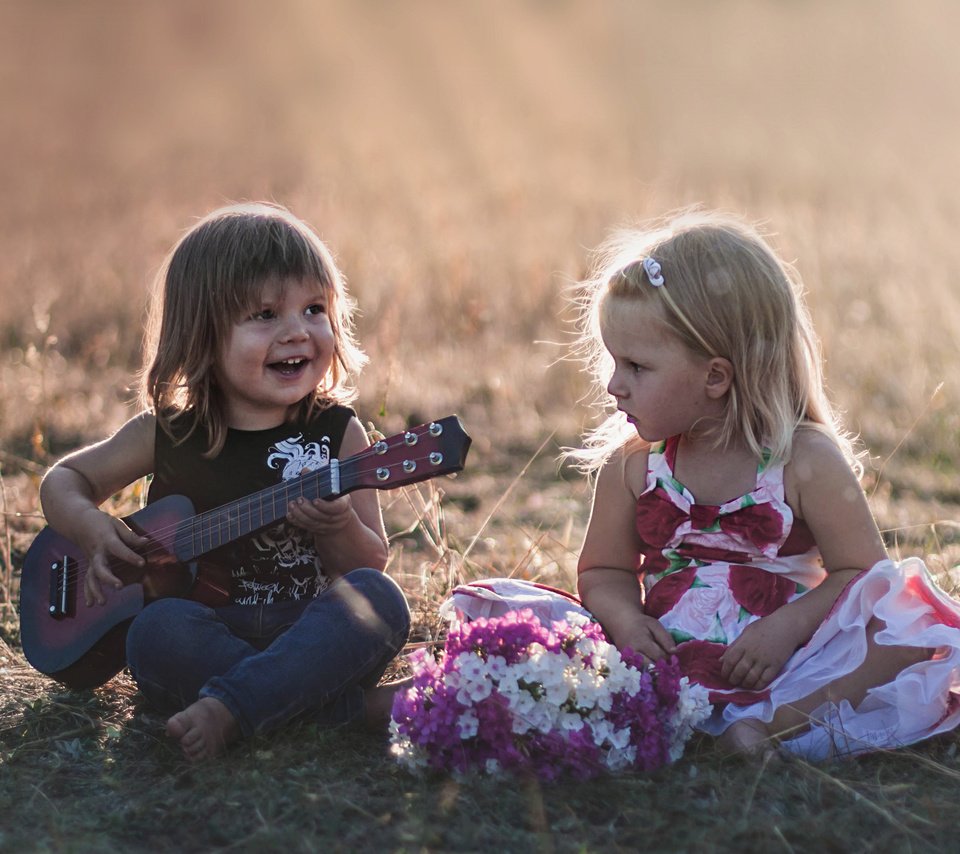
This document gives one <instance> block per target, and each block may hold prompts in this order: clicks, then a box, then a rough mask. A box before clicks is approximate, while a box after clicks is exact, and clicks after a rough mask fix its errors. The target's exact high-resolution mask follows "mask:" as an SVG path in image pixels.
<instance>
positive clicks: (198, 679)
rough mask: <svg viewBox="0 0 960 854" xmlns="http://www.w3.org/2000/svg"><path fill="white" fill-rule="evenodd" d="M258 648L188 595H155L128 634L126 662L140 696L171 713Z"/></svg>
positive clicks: (189, 702)
mask: <svg viewBox="0 0 960 854" xmlns="http://www.w3.org/2000/svg"><path fill="white" fill-rule="evenodd" d="M257 652H258V650H257V648H255V647H254V646H252V645H251V644H250V643H248V642H247V641H246V640H244V639H243V638H242V637H239V636H238V635H237V634H235V632H234V631H233V630H232V628H231V627H230V625H228V624H227V623H226V622H225V621H224V620H223V619H222V618H221V617H220V616H219V615H218V613H217V612H216V611H215V610H214V609H213V608H209V607H207V606H206V605H201V604H200V603H199V602H192V601H190V600H189V599H160V600H158V601H157V602H154V603H152V604H150V605H148V606H147V607H146V608H144V610H143V611H141V612H140V613H139V614H138V615H137V617H136V619H134V621H133V623H132V624H131V626H130V630H129V631H128V632H127V664H128V665H129V667H130V671H131V673H132V674H133V678H134V680H135V681H136V683H137V686H138V687H139V688H140V691H141V692H142V693H143V695H144V696H145V697H146V698H147V700H149V701H150V703H151V704H153V705H155V706H156V707H157V708H159V709H161V710H163V711H166V712H172V711H177V710H179V709H183V708H185V707H186V706H189V705H190V704H191V703H194V702H196V700H197V698H198V697H199V694H200V689H201V688H202V687H203V686H204V685H205V684H206V683H207V682H208V681H209V680H210V679H211V678H212V677H214V676H217V675H219V674H221V673H226V672H227V671H228V670H230V668H231V667H233V666H234V665H235V664H237V663H238V662H239V661H241V660H242V659H244V658H246V657H247V656H250V655H256V653H257Z"/></svg>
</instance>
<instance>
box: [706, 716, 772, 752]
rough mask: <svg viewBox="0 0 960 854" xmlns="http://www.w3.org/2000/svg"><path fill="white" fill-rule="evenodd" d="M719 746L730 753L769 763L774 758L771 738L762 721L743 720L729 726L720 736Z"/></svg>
mask: <svg viewBox="0 0 960 854" xmlns="http://www.w3.org/2000/svg"><path fill="white" fill-rule="evenodd" d="M720 744H721V746H722V747H723V748H724V749H725V750H727V751H729V752H730V753H735V754H739V755H741V756H750V757H753V758H756V759H763V760H764V761H769V760H771V759H773V758H775V757H776V755H777V749H776V746H775V744H774V740H773V737H772V736H771V735H770V731H769V730H768V729H767V727H766V725H765V724H764V723H763V721H758V720H753V719H744V720H741V721H737V722H736V723H733V724H731V725H730V726H729V727H728V728H727V729H726V730H725V731H724V733H723V735H722V736H720Z"/></svg>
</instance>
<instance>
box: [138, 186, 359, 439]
mask: <svg viewBox="0 0 960 854" xmlns="http://www.w3.org/2000/svg"><path fill="white" fill-rule="evenodd" d="M271 279H280V280H283V279H294V280H313V281H317V282H319V283H320V285H321V286H322V287H323V289H324V292H325V294H326V296H327V300H328V304H327V312H328V314H329V317H330V325H331V327H332V328H333V333H334V341H335V345H334V357H333V361H332V364H331V366H330V370H329V371H328V372H327V375H326V377H325V378H324V381H323V382H322V384H321V385H320V386H318V387H317V388H316V389H314V391H313V393H312V394H310V395H308V396H307V397H306V398H304V399H303V400H302V401H300V403H299V404H298V410H297V412H296V415H297V416H303V417H305V416H307V415H309V414H310V413H311V412H312V411H314V410H315V409H317V408H320V409H323V408H325V407H327V406H330V405H332V404H334V403H349V402H350V401H351V400H353V399H354V398H355V397H356V391H355V389H354V387H353V385H352V380H353V378H354V377H355V376H356V375H357V374H359V372H360V370H361V369H362V367H363V365H364V364H365V363H366V356H365V355H364V353H363V351H362V350H361V349H360V346H359V345H358V343H357V341H356V338H355V335H354V321H353V315H354V311H355V303H354V301H353V300H352V298H351V297H350V296H349V294H348V293H347V290H346V284H345V282H344V279H343V275H342V274H341V273H340V271H339V269H338V268H337V265H336V264H335V263H334V260H333V256H332V255H331V253H330V250H329V249H327V247H326V246H325V245H324V243H323V241H322V240H321V239H320V238H319V237H318V236H317V234H316V233H315V232H314V231H313V229H311V228H310V227H309V226H308V225H307V224H306V223H304V222H303V221H302V220H300V219H298V218H297V217H296V216H294V215H293V214H292V213H290V211H288V210H287V209H286V208H284V207H281V206H280V205H274V204H269V203H265V202H257V203H251V204H238V205H229V206H227V207H223V208H219V209H218V210H215V211H213V212H212V213H209V214H208V215H207V216H205V217H203V219H201V220H200V221H199V222H198V223H197V224H196V225H194V226H193V227H192V228H191V229H189V230H188V231H187V232H186V233H185V234H184V235H183V237H182V238H181V239H180V240H179V241H178V243H177V244H176V245H175V246H174V247H173V249H172V250H171V252H170V254H169V255H168V256H167V258H166V259H165V260H164V262H163V265H162V266H161V268H160V271H159V272H158V274H157V279H156V283H155V286H154V292H153V301H152V304H151V309H150V314H149V319H148V321H147V333H146V337H145V345H144V365H145V369H144V372H143V376H142V380H141V386H140V396H141V401H142V403H143V404H144V406H147V407H150V408H152V410H153V411H154V413H155V414H156V417H157V421H158V423H159V424H160V426H161V427H162V428H163V429H164V430H165V431H166V432H167V433H169V434H170V435H174V431H173V422H174V420H176V421H177V425H178V429H177V433H176V435H177V438H180V439H183V438H184V437H185V436H186V435H190V434H191V433H192V432H193V431H194V430H197V429H203V430H204V431H205V432H206V434H207V440H208V447H207V455H209V456H216V455H217V454H218V453H219V452H220V449H221V448H222V447H223V443H224V441H225V439H226V434H227V423H226V407H225V401H224V399H223V396H222V393H221V392H220V390H219V388H218V386H217V383H216V380H215V374H214V367H215V365H216V360H217V355H218V354H219V352H220V350H221V348H222V347H223V346H224V343H225V342H226V340H227V337H228V335H229V334H230V330H231V327H232V326H233V324H234V323H235V322H236V321H237V319H238V318H240V317H241V316H243V315H244V314H246V313H247V312H249V311H250V310H251V309H252V308H254V307H255V306H256V305H257V304H258V302H259V299H260V294H261V291H262V288H263V286H264V284H265V283H266V282H267V281H268V280H271ZM184 419H185V420H184ZM181 425H182V427H181Z"/></svg>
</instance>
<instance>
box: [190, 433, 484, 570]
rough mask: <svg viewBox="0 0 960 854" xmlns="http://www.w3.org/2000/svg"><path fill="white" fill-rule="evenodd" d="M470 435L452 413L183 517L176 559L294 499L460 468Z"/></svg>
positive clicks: (253, 527)
mask: <svg viewBox="0 0 960 854" xmlns="http://www.w3.org/2000/svg"><path fill="white" fill-rule="evenodd" d="M469 447H470V437H469V436H468V435H467V434H466V433H465V432H464V430H463V425H462V424H460V420H459V419H458V418H457V417H456V416H455V415H450V416H448V417H446V418H441V419H440V420H439V421H431V422H430V423H429V424H422V425H420V426H419V427H414V428H411V429H410V430H407V431H406V432H404V433H399V434H397V435H396V436H391V437H390V438H388V439H381V440H379V441H378V442H375V443H374V444H373V445H371V446H370V447H369V448H366V449H365V450H363V451H361V452H360V453H359V454H355V455H354V456H352V457H348V458H346V459H343V460H336V459H333V460H330V462H329V464H328V465H326V466H324V467H323V468H320V469H317V470H316V471H310V472H307V473H306V474H303V475H301V476H300V477H297V478H293V479H291V480H287V481H284V482H282V483H278V484H276V485H274V486H269V487H267V488H266V489H262V490H260V491H259V492H255V493H253V494H252V495H248V496H246V497H244V498H239V499H237V500H236V501H231V502H230V503H229V504H224V505H222V506H221V507H217V508H215V509H213V510H208V511H206V512H204V513H200V514H199V515H197V516H193V517H191V518H188V519H185V520H184V521H183V522H182V523H181V524H180V525H178V526H177V531H176V535H175V551H176V556H177V559H178V560H180V561H181V562H183V563H189V562H191V561H194V560H196V559H197V558H198V557H200V556H202V555H204V554H206V553H207V552H210V551H213V550H214V549H217V548H220V547H221V546H225V545H227V544H228V543H232V542H233V541H234V540H238V539H240V538H241V537H246V536H249V535H250V534H252V533H254V532H255V531H259V530H260V529H261V528H265V527H267V526H269V525H273V524H275V523H276V522H278V521H280V520H281V519H283V518H284V517H285V516H286V514H287V506H288V505H289V504H290V502H291V501H294V500H296V499H297V498H305V499H307V500H308V501H313V500H315V499H317V498H330V497H333V496H337V495H345V494H346V493H348V492H352V491H353V490H355V489H394V488H396V487H398V486H406V485H408V484H411V483H417V482H419V481H422V480H427V479H429V478H432V477H436V476H437V475H440V474H450V473H452V472H458V471H462V469H463V465H464V462H465V460H466V456H467V450H468V449H469Z"/></svg>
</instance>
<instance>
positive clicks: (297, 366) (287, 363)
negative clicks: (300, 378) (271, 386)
mask: <svg viewBox="0 0 960 854" xmlns="http://www.w3.org/2000/svg"><path fill="white" fill-rule="evenodd" d="M307 361H308V360H307V359H304V358H303V357H300V356H298V357H297V358H294V359H284V360H283V361H281V362H272V363H271V364H269V365H268V366H267V367H269V368H270V369H271V370H273V371H277V372H278V373H281V374H283V375H284V376H293V375H294V374H297V373H299V372H300V371H301V370H303V368H304V366H305V365H306V364H307Z"/></svg>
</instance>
